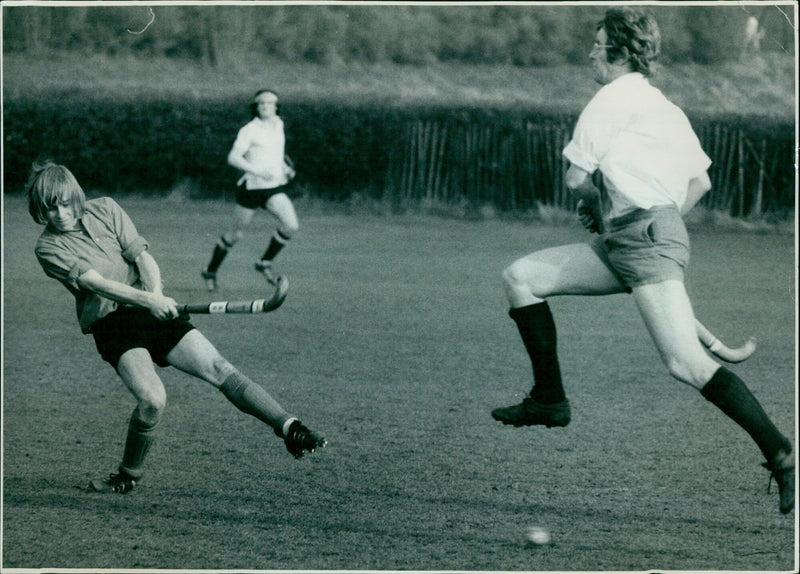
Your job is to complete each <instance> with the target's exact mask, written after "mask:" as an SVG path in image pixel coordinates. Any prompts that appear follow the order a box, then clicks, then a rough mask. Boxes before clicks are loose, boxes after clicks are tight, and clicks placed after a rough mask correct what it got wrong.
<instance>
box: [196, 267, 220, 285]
mask: <svg viewBox="0 0 800 574" xmlns="http://www.w3.org/2000/svg"><path fill="white" fill-rule="evenodd" d="M200 275H202V276H203V279H205V281H206V289H208V290H209V291H216V290H217V273H216V271H214V272H212V271H209V270H208V267H204V268H203V270H202V271H201V272H200Z"/></svg>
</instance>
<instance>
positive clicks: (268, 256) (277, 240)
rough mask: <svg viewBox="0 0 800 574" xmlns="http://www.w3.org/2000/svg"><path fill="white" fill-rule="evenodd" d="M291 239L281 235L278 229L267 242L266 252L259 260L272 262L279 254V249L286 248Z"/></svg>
mask: <svg viewBox="0 0 800 574" xmlns="http://www.w3.org/2000/svg"><path fill="white" fill-rule="evenodd" d="M291 239H292V238H291V237H289V236H288V235H285V234H284V233H282V232H281V230H280V229H276V230H275V233H274V234H273V235H272V238H271V239H270V240H269V245H268V246H267V250H266V251H265V252H264V255H262V256H261V260H262V261H272V260H273V259H275V256H276V255H278V253H280V251H281V249H283V248H284V247H286V244H287V243H289V241H290V240H291Z"/></svg>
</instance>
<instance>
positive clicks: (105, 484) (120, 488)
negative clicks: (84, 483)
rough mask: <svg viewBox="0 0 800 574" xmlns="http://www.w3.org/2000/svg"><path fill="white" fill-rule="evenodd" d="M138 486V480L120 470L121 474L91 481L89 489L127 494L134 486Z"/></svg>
mask: <svg viewBox="0 0 800 574" xmlns="http://www.w3.org/2000/svg"><path fill="white" fill-rule="evenodd" d="M134 486H136V481H135V480H134V479H133V478H132V477H130V476H128V475H127V474H124V473H122V472H120V473H119V474H112V475H110V476H109V477H108V478H104V479H102V480H101V479H99V478H98V479H95V480H93V481H91V482H90V483H89V487H88V490H90V491H94V492H104V493H107V494H108V493H116V494H127V493H128V492H130V491H131V490H133V487H134Z"/></svg>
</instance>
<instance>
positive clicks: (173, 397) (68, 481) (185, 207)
mask: <svg viewBox="0 0 800 574" xmlns="http://www.w3.org/2000/svg"><path fill="white" fill-rule="evenodd" d="M119 201H120V202H121V204H122V205H123V207H124V208H125V209H126V210H127V211H128V213H129V214H130V215H131V216H132V218H133V220H134V221H135V222H136V224H137V226H138V228H139V231H140V233H141V234H142V235H144V236H145V237H146V238H147V239H148V240H149V241H150V243H151V246H152V252H153V254H154V255H155V257H156V259H157V261H159V263H160V265H161V267H162V272H163V276H164V281H165V284H166V293H167V294H169V295H171V296H172V297H174V298H175V299H176V300H178V301H179V302H199V301H207V300H210V299H212V297H210V296H209V295H208V294H206V293H205V292H204V291H203V284H202V281H201V279H200V275H199V271H200V268H201V266H202V265H204V264H205V263H206V261H207V258H208V257H209V255H210V251H211V248H212V246H213V243H214V241H215V240H216V238H217V236H218V235H219V233H220V232H221V231H222V229H223V228H224V227H225V226H226V225H227V222H228V220H229V218H230V216H231V214H232V205H231V204H222V203H215V202H186V203H178V202H172V203H170V202H169V200H161V201H158V200H142V199H135V198H121V199H120V200H119ZM4 202H5V204H4V221H3V223H4V227H3V245H4V293H3V295H4V301H3V303H4V305H3V309H4V349H3V351H4V362H3V376H4V378H3V398H4V402H3V432H4V434H3V448H4V451H3V473H4V476H3V556H2V565H3V567H4V568H34V569H45V568H47V569H65V568H73V569H87V568H100V569H104V570H113V569H121V568H133V569H140V568H141V569H144V568H146V569H155V568H157V569H235V570H267V569H269V570H273V569H281V570H284V569H294V570H297V569H304V570H308V569H324V570H329V569H358V570H518V571H531V570H538V571H542V570H550V571H552V570H562V571H563V570H652V569H660V570H717V569H726V570H727V569H730V570H784V571H790V570H795V569H796V567H797V563H796V561H795V553H796V549H795V547H794V542H795V530H794V527H795V520H796V515H795V514H792V515H790V516H788V517H787V516H781V515H780V514H779V513H778V509H777V494H776V491H775V489H774V487H773V491H772V494H771V495H769V496H768V495H767V494H766V487H767V474H766V472H765V471H764V470H763V469H761V468H760V467H759V465H758V463H759V462H761V460H760V455H759V453H758V450H757V448H756V447H755V446H754V444H752V442H751V440H750V439H749V437H747V435H746V434H745V433H744V432H743V431H741V430H740V429H738V428H737V427H736V426H735V425H734V424H733V423H732V422H731V421H729V420H728V419H726V418H725V417H724V416H723V415H722V414H721V413H720V412H719V411H717V410H716V409H715V408H714V407H712V406H711V405H710V404H708V403H707V402H706V401H705V400H703V399H702V397H701V396H700V395H699V394H698V393H697V392H695V391H693V390H691V389H689V388H688V387H685V386H682V385H680V384H677V383H675V382H674V381H672V380H670V378H669V376H668V375H667V373H666V370H665V369H664V367H663V366H662V365H661V364H660V362H659V359H658V356H657V354H656V352H655V350H654V348H653V346H652V344H651V343H650V341H649V338H648V336H647V333H646V331H645V329H644V327H643V325H642V322H641V320H640V318H639V317H638V315H637V313H636V310H635V309H634V306H633V303H632V301H631V300H630V299H629V297H628V296H625V295H615V296H611V297H605V298H579V297H563V298H558V299H554V300H553V301H552V303H551V305H552V307H553V311H554V315H555V318H556V322H557V325H558V328H559V336H560V339H559V346H560V355H561V357H562V371H563V374H564V378H565V382H566V388H567V392H568V393H569V396H570V399H571V401H572V404H573V422H572V423H571V424H570V426H569V427H567V428H565V429H550V430H547V429H543V428H534V429H512V428H510V427H503V426H502V425H500V424H499V423H496V422H495V421H493V420H492V419H491V417H490V416H489V411H490V410H491V409H492V408H494V407H496V406H501V405H507V404H512V403H514V402H518V401H519V400H520V399H521V398H522V397H523V395H524V393H525V392H526V391H527V390H528V389H529V386H530V365H529V363H528V360H527V358H526V357H525V355H524V351H523V349H522V345H521V343H520V341H519V340H518V336H517V334H516V332H515V329H514V327H513V324H512V322H511V321H510V319H508V317H507V316H506V306H505V303H504V300H503V296H502V289H501V285H500V272H501V271H502V269H503V268H504V267H505V266H506V265H507V264H509V263H510V262H511V261H513V260H514V259H515V258H516V257H518V256H521V255H523V254H525V253H527V252H529V251H532V250H534V249H538V248H541V247H545V246H550V245H556V244H562V243H566V242H573V241H583V240H585V239H586V235H585V233H584V232H583V231H582V230H581V229H580V228H578V226H577V225H559V226H552V225H547V224H541V223H539V224H535V223H534V224H532V223H525V222H508V221H500V220H490V221H482V222H465V221H456V220H448V219H437V218H432V217H421V216H396V217H380V216H373V215H366V216H363V217H359V216H357V215H342V214H335V213H327V214H323V213H311V214H307V213H303V212H302V211H301V213H300V217H301V225H302V229H301V231H300V233H299V234H298V236H297V238H296V239H295V240H294V241H293V242H292V244H291V245H290V246H289V247H288V248H287V249H286V250H285V252H284V253H282V254H281V255H280V256H279V259H278V264H279V265H278V266H279V268H280V270H281V271H282V272H284V273H286V274H287V275H288V277H289V279H290V282H291V287H290V293H289V296H288V298H287V300H286V302H285V303H284V306H283V307H281V308H280V309H279V310H277V311H276V312H274V313H271V314H268V315H264V316H227V317H208V316H206V317H203V316H198V317H196V318H195V319H194V322H195V324H196V326H198V327H199V328H200V329H201V330H202V331H203V332H204V333H205V334H206V336H207V337H208V338H209V339H210V340H211V341H212V342H214V343H215V344H216V345H217V347H218V348H219V349H220V350H221V352H222V353H223V354H224V355H225V356H226V357H228V358H229V359H230V360H231V361H232V362H233V363H234V364H236V365H237V366H239V367H240V369H241V370H242V371H243V372H245V373H247V374H249V375H250V376H252V377H253V378H254V379H255V380H257V381H258V382H260V383H262V384H263V385H264V386H265V387H266V388H267V389H268V390H269V391H270V392H271V393H273V394H274V396H276V397H277V398H278V399H279V400H280V401H281V402H283V403H284V404H285V405H286V406H287V407H289V409H290V410H291V411H293V412H294V413H296V414H298V415H299V416H300V417H301V418H302V419H303V420H304V422H306V423H307V424H308V425H309V426H310V427H312V428H315V429H319V430H321V431H323V432H324V433H325V434H326V436H327V438H328V439H329V442H330V445H329V447H328V448H326V449H324V450H323V451H320V452H318V453H315V454H314V455H312V456H310V457H307V458H305V459H303V460H300V461H295V460H293V459H292V458H291V456H290V455H289V454H288V453H287V452H286V451H285V449H284V447H283V445H282V444H281V442H280V441H279V440H277V439H276V437H275V436H274V435H273V434H272V433H271V431H269V429H267V428H265V427H264V426H263V425H262V424H261V423H259V422H258V421H256V420H255V419H253V418H251V417H247V416H245V415H243V414H241V413H240V412H239V411H237V410H236V409H235V408H234V407H233V406H232V405H231V404H229V403H228V402H227V401H226V400H225V399H224V397H223V396H222V395H221V393H219V392H218V391H216V390H214V389H213V388H211V387H209V386H207V385H204V384H203V383H201V382H198V381H196V380H193V379H191V378H189V377H188V376H186V375H183V374H181V373H178V372H176V371H175V370H173V369H165V370H160V371H159V373H160V374H161V376H162V378H163V380H164V382H165V385H166V388H167V393H168V405H167V410H166V413H165V416H164V419H163V422H162V426H161V428H160V438H159V441H158V442H157V443H156V445H155V447H154V448H153V450H152V451H151V455H150V457H149V459H148V465H147V469H148V472H147V475H146V477H145V479H144V481H143V482H142V483H141V485H140V486H139V487H137V489H136V490H134V491H133V492H132V493H131V494H129V495H126V496H104V495H90V494H86V493H84V492H81V491H80V490H78V489H75V488H73V485H78V484H85V483H86V482H88V480H89V479H90V478H96V477H99V476H102V475H103V474H104V473H106V472H110V471H112V470H114V468H115V467H116V464H117V463H118V460H119V457H120V456H121V450H122V443H123V439H124V431H125V428H126V421H127V417H128V415H129V414H130V411H131V409H132V408H133V401H132V399H131V397H130V396H129V394H128V393H127V391H125V390H124V388H123V386H122V384H121V383H120V382H119V380H118V379H117V377H116V375H115V373H114V372H113V371H112V369H111V368H110V367H109V366H108V365H106V364H105V363H103V362H102V360H101V359H100V358H99V356H97V354H96V351H95V350H94V344H93V342H92V340H91V337H85V336H82V335H81V334H80V331H79V329H78V326H77V321H76V319H75V317H74V309H73V305H72V299H71V297H70V296H69V294H68V293H67V292H66V290H65V289H64V288H63V287H62V286H60V285H59V284H57V283H56V282H55V281H53V280H51V279H48V278H46V277H45V276H44V274H43V273H42V271H41V269H40V268H39V267H38V265H37V263H36V261H35V258H34V256H33V252H32V250H33V245H34V242H35V239H36V236H37V234H38V232H39V228H38V227H37V226H36V225H35V224H33V223H32V221H31V220H30V218H29V216H28V215H27V212H26V208H25V204H24V201H23V199H22V198H20V197H16V196H9V197H5V198H4ZM267 229H269V227H268V226H267V223H266V220H265V218H264V217H263V216H262V217H259V218H256V220H255V221H254V223H253V225H252V227H251V231H250V233H249V234H248V235H247V236H246V237H245V239H243V240H242V242H241V243H240V244H239V245H238V246H237V247H236V250H235V251H233V252H232V254H231V255H230V256H229V258H228V260H226V262H225V264H224V266H223V267H222V270H221V272H220V282H221V291H220V292H219V294H218V296H217V297H214V298H227V299H244V298H252V297H255V296H257V295H259V294H260V293H262V292H263V287H264V286H263V284H262V281H263V280H260V277H258V276H257V275H256V274H255V273H254V272H253V271H252V260H253V259H254V258H255V257H257V256H258V255H259V254H260V253H261V252H262V250H263V247H264V245H265V244H266V241H267V237H268V231H267ZM687 284H688V287H689V291H690V293H691V295H692V297H693V302H694V305H695V310H696V312H697V314H698V316H699V318H700V319H701V320H703V321H704V322H705V323H706V325H707V326H709V327H710V328H711V329H712V330H713V331H715V333H716V334H717V335H719V336H720V337H721V338H722V339H723V340H724V341H726V342H727V343H729V344H731V345H732V344H739V343H741V342H742V341H743V340H744V339H745V337H746V336H747V335H750V334H755V335H756V336H758V338H759V349H758V351H757V352H756V354H755V355H754V356H753V357H752V358H751V359H750V360H749V361H748V362H746V363H744V364H743V365H741V366H739V367H736V368H735V369H734V370H735V371H736V372H737V373H739V374H740V375H741V376H742V377H743V378H744V379H745V380H746V381H747V382H748V383H749V385H750V387H751V389H752V390H753V392H754V393H755V395H756V396H757V397H758V398H759V399H760V400H761V401H762V403H763V405H764V407H765V409H766V410H767V412H768V413H769V414H770V415H772V416H773V417H774V420H775V421H776V423H777V424H778V426H779V427H780V428H781V429H782V430H783V431H784V432H785V433H787V434H789V436H790V437H791V438H792V440H793V441H794V439H795V436H794V435H793V433H792V429H793V428H794V426H795V424H794V423H795V420H796V419H795V409H794V405H795V402H794V400H793V398H794V395H793V393H794V392H795V380H796V373H795V362H794V357H795V348H796V338H795V324H794V317H795V308H794V301H793V296H794V294H795V291H794V238H793V237H792V236H789V235H781V234H758V233H742V232H738V233H736V232H727V231H713V230H707V229H699V230H696V231H695V232H694V233H693V262H692V264H691V268H690V272H689V276H688V281H687ZM530 525H540V526H544V527H547V528H548V529H549V530H550V531H551V533H552V535H553V544H552V545H551V546H546V547H541V548H539V547H536V548H534V547H530V546H527V545H526V542H525V530H526V528H527V527H528V526H530Z"/></svg>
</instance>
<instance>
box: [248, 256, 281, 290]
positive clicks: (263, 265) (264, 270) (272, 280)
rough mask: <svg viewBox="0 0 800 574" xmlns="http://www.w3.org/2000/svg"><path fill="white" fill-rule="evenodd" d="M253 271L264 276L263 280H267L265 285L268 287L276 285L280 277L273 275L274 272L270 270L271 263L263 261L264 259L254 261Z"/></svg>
mask: <svg viewBox="0 0 800 574" xmlns="http://www.w3.org/2000/svg"><path fill="white" fill-rule="evenodd" d="M254 267H255V270H256V271H258V272H259V273H261V274H262V275H263V276H264V279H266V280H267V283H269V284H270V285H275V286H277V285H278V281H280V280H281V278H282V276H281V275H275V272H274V271H273V270H272V261H265V260H264V259H260V260H258V261H256V264H255V266H254Z"/></svg>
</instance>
